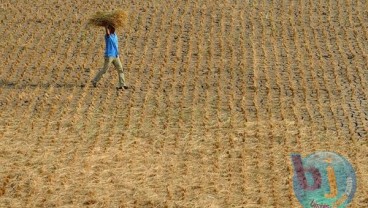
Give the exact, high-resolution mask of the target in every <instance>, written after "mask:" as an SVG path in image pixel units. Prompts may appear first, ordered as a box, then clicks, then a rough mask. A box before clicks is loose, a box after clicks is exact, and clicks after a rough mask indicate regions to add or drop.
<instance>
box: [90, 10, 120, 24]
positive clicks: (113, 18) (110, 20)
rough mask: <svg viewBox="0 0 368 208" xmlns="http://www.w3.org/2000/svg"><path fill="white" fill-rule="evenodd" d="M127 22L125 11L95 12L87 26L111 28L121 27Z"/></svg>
mask: <svg viewBox="0 0 368 208" xmlns="http://www.w3.org/2000/svg"><path fill="white" fill-rule="evenodd" d="M126 20H127V14H126V12H125V11H122V10H119V11H114V12H97V13H96V14H95V15H93V16H92V17H91V18H90V19H89V20H88V24H90V25H93V26H102V27H105V26H108V25H110V26H113V27H115V28H117V27H123V26H124V25H125V23H126Z"/></svg>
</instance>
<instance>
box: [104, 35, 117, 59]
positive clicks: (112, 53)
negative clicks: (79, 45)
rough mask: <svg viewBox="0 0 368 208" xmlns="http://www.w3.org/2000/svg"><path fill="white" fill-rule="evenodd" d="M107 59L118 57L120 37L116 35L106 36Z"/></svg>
mask: <svg viewBox="0 0 368 208" xmlns="http://www.w3.org/2000/svg"><path fill="white" fill-rule="evenodd" d="M105 43H106V47H105V57H118V55H119V48H118V37H117V36H116V34H115V33H112V34H110V35H105Z"/></svg>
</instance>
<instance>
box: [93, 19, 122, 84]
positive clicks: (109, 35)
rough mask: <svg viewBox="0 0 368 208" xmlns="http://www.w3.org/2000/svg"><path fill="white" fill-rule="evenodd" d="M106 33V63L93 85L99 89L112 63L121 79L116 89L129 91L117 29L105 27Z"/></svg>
mask: <svg viewBox="0 0 368 208" xmlns="http://www.w3.org/2000/svg"><path fill="white" fill-rule="evenodd" d="M105 31H106V34H105V44H106V45H105V63H104V66H103V68H102V69H101V70H100V71H99V72H98V73H97V74H96V76H95V78H94V79H93V80H92V85H93V87H97V83H98V81H100V79H101V77H102V76H103V75H104V74H105V73H106V71H107V70H108V69H109V67H110V65H111V63H112V64H113V65H114V66H115V69H116V71H117V72H118V77H119V82H118V86H117V87H116V89H118V90H120V89H128V88H129V87H128V86H127V85H126V82H125V78H124V73H123V65H122V64H121V61H120V58H119V47H118V37H117V35H116V33H115V28H114V27H112V26H110V25H109V26H105Z"/></svg>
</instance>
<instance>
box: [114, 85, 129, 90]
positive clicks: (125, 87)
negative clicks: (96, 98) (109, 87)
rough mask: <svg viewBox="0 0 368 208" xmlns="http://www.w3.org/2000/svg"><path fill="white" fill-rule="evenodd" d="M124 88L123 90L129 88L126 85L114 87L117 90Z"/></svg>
mask: <svg viewBox="0 0 368 208" xmlns="http://www.w3.org/2000/svg"><path fill="white" fill-rule="evenodd" d="M123 88H124V90H127V89H129V87H128V86H120V87H116V89H117V90H122V89H123Z"/></svg>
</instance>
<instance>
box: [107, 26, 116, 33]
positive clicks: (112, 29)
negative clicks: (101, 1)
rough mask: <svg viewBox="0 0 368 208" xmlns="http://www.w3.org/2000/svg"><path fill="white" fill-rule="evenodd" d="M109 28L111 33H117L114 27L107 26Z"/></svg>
mask: <svg viewBox="0 0 368 208" xmlns="http://www.w3.org/2000/svg"><path fill="white" fill-rule="evenodd" d="M107 28H108V29H109V31H110V33H115V28H114V27H113V26H112V25H109V26H107Z"/></svg>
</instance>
